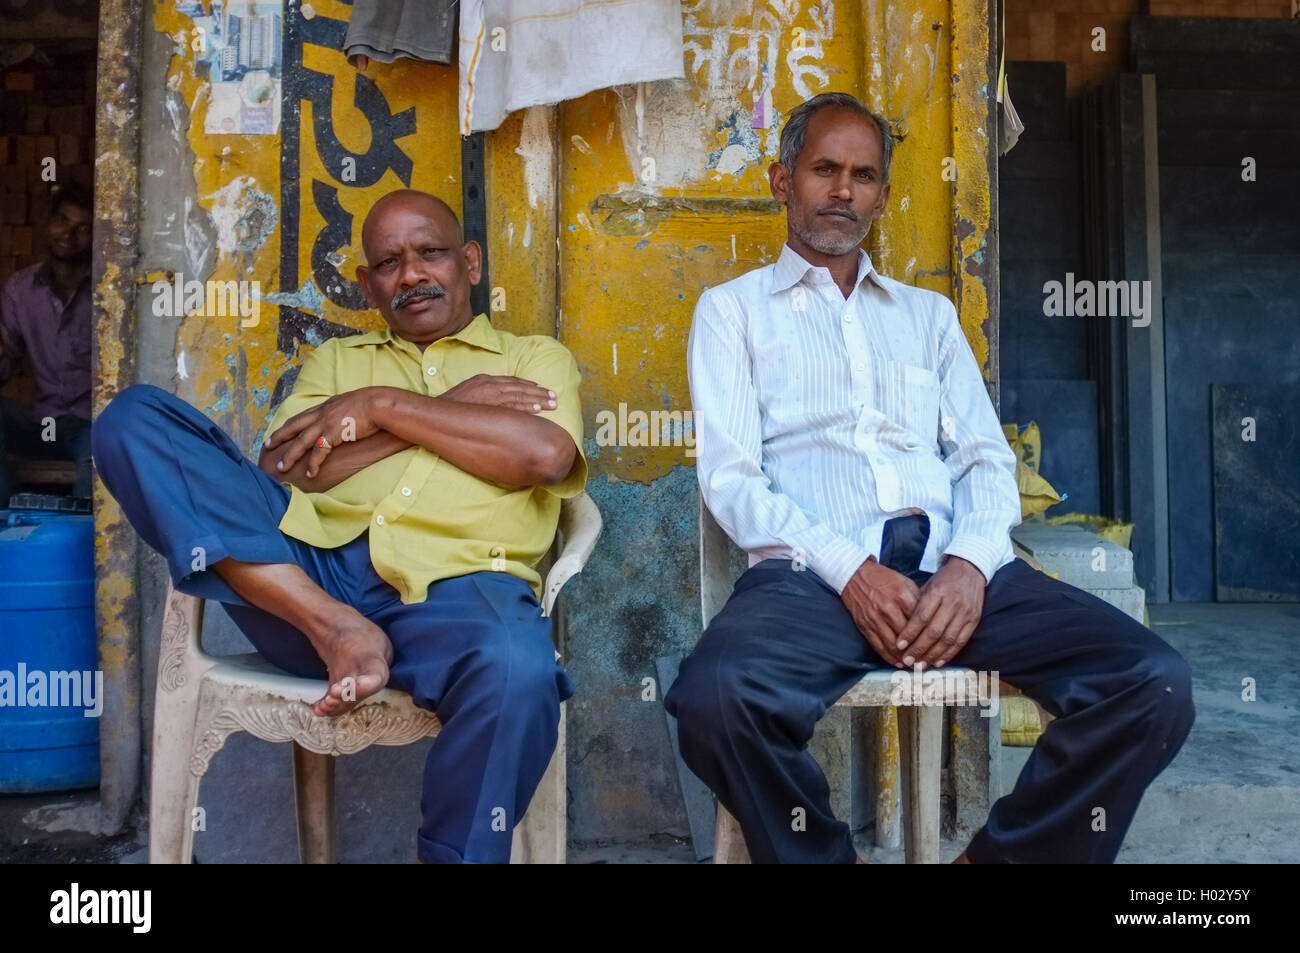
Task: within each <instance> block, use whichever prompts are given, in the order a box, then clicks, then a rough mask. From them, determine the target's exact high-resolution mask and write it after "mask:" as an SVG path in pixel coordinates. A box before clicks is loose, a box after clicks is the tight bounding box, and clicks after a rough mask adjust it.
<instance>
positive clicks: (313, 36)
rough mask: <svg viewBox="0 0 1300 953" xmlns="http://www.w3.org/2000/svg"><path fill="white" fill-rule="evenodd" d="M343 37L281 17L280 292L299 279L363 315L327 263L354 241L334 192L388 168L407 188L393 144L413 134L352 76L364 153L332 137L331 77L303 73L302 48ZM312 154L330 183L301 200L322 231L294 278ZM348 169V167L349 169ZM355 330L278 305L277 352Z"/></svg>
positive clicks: (342, 29)
mask: <svg viewBox="0 0 1300 953" xmlns="http://www.w3.org/2000/svg"><path fill="white" fill-rule="evenodd" d="M346 32H347V23H346V22H345V21H343V20H335V19H331V18H329V17H323V16H319V15H317V16H315V17H313V18H312V19H310V20H304V19H303V18H302V16H301V15H300V13H299V12H298V9H297V7H294V6H291V7H290V8H288V9H287V10H286V15H285V19H284V77H283V81H282V83H281V90H282V92H281V95H282V96H283V97H284V98H283V101H282V103H281V111H280V114H281V119H280V210H281V223H282V224H281V229H280V236H281V240H280V287H281V290H282V291H289V292H292V291H294V290H296V289H298V288H300V287H301V286H302V285H303V284H304V282H305V281H307V280H310V281H312V282H313V283H314V284H315V285H316V287H317V288H319V289H320V292H321V294H322V295H323V296H324V297H325V298H326V299H328V300H329V301H332V302H333V303H335V304H337V305H339V306H340V307H344V308H349V309H351V310H354V311H362V310H365V309H366V298H365V294H364V292H363V291H362V290H361V287H360V285H358V284H357V283H356V281H354V280H353V279H351V278H349V277H347V276H345V275H343V274H342V273H341V272H340V271H339V270H338V267H337V266H336V265H335V264H334V263H333V262H331V261H330V260H329V255H330V253H331V252H332V251H334V250H335V249H336V248H338V247H340V246H342V245H347V244H350V243H351V241H352V224H353V222H352V215H351V214H350V213H348V212H347V211H346V209H344V208H343V205H342V203H341V202H340V201H339V190H340V189H344V188H367V187H369V186H372V185H374V184H375V183H376V182H378V181H379V180H380V179H381V178H382V177H383V175H384V173H385V172H386V171H388V170H389V169H392V170H393V172H394V173H395V174H396V175H397V177H398V178H399V179H400V180H401V181H402V184H403V185H406V186H409V185H410V184H411V173H412V170H413V168H414V163H413V161H412V160H411V157H410V156H408V155H407V154H406V153H405V152H404V151H403V150H402V149H401V147H400V146H398V145H397V141H396V140H398V139H400V138H402V137H403V136H409V135H411V134H412V133H414V132H415V109H414V107H411V108H408V109H405V110H403V111H402V112H400V113H397V114H396V115H394V114H393V111H392V110H391V109H390V108H389V106H388V100H387V99H386V98H385V97H384V95H383V93H382V92H381V91H380V89H379V87H378V86H377V85H376V84H375V83H374V81H373V80H371V79H370V78H368V77H366V76H363V75H361V74H360V73H358V74H356V80H355V86H354V89H353V103H354V104H355V105H356V107H357V109H358V110H360V111H361V113H362V115H364V116H365V117H366V120H367V122H368V123H369V125H370V148H369V149H368V150H367V151H366V152H365V153H364V154H361V155H359V154H357V153H354V152H351V151H350V150H348V149H346V148H344V146H343V145H342V143H341V142H339V139H338V136H337V135H336V134H335V132H334V118H333V114H332V112H331V108H330V106H331V97H332V96H333V91H334V79H335V77H333V76H331V75H329V74H325V73H320V72H317V71H316V70H312V69H308V68H307V67H306V66H304V65H303V49H304V47H305V46H307V45H314V46H324V47H328V48H330V49H335V50H337V49H340V48H341V47H342V44H343V37H344V35H345V34H346ZM304 102H310V103H311V104H312V129H311V140H310V141H309V142H303V140H302V104H303V103H304ZM303 147H306V148H313V149H316V150H317V154H318V156H319V157H320V159H321V164H322V166H323V167H324V168H325V169H326V170H327V171H328V173H329V174H330V176H331V181H325V182H322V181H320V180H318V179H312V180H311V182H310V188H309V189H308V191H307V195H309V196H310V200H311V202H312V204H313V206H314V207H315V209H316V211H317V213H319V215H320V216H321V218H322V219H324V221H325V227H324V228H323V229H322V230H321V232H320V233H319V234H318V235H316V236H315V238H314V239H313V240H312V247H311V259H310V261H311V271H312V273H311V274H310V275H308V276H303V275H300V274H299V271H298V256H299V253H300V249H301V245H300V242H302V241H303V240H305V236H303V235H302V234H301V216H300V215H299V209H300V203H301V202H302V200H303V196H304V191H303V189H304V186H305V185H306V183H304V182H303V181H302V170H301V163H300V162H299V151H300V149H301V148H303ZM345 159H350V160H352V163H355V169H352V168H349V172H352V171H355V181H353V180H352V176H351V175H350V174H349V175H348V181H344V178H343V177H344V160H345ZM352 163H349V166H351V164H352ZM355 333H356V329H355V328H351V327H347V326H345V325H341V324H337V323H335V322H333V321H329V320H327V319H325V318H321V317H318V316H316V315H314V314H311V313H309V312H306V311H303V310H301V309H299V308H294V307H291V306H288V305H281V306H280V324H279V331H278V334H277V338H276V346H277V347H278V348H279V350H280V351H281V352H282V353H284V354H293V353H294V352H295V351H296V350H297V348H298V346H299V345H300V344H301V343H303V342H304V341H307V342H316V341H320V340H323V339H325V338H331V337H342V336H345V335H349V334H355Z"/></svg>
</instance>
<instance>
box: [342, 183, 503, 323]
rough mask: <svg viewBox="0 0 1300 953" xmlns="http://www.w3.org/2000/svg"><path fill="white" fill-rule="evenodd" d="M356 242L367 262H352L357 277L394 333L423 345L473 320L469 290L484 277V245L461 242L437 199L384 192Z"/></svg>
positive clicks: (455, 225) (402, 191) (408, 192)
mask: <svg viewBox="0 0 1300 953" xmlns="http://www.w3.org/2000/svg"><path fill="white" fill-rule="evenodd" d="M361 247H362V249H363V250H364V252H365V258H366V263H365V264H364V265H358V266H357V281H359V282H360V283H361V287H362V288H364V289H365V292H366V301H367V302H368V303H369V305H370V306H371V307H372V308H375V309H376V310H378V311H379V313H380V314H382V315H383V316H384V320H385V321H387V322H388V326H389V327H391V328H392V329H393V331H394V332H395V333H396V334H397V335H398V336H399V337H402V338H405V339H406V340H408V341H412V342H414V343H416V344H418V345H420V346H421V347H427V346H428V345H429V344H431V343H432V342H433V341H436V340H438V339H439V338H441V337H446V336H447V335H448V334H455V333H456V332H457V331H459V330H460V329H461V328H463V327H465V326H466V325H468V324H469V322H470V321H471V320H473V317H474V313H473V311H472V310H471V308H470V289H471V288H472V287H473V286H474V285H476V284H478V282H479V279H480V278H481V277H482V266H483V250H482V249H481V248H479V244H478V242H475V241H468V242H467V241H465V236H464V233H463V232H462V231H461V228H460V221H459V219H457V218H456V213H455V212H453V211H452V210H451V208H450V207H449V206H448V205H447V203H446V202H444V201H443V200H442V199H440V198H438V197H436V196H433V195H430V194H429V193H428V192H417V191H416V190H414V189H399V190H398V191H396V192H389V193H388V194H387V195H385V196H384V197H383V198H381V199H380V200H379V201H378V202H376V203H375V204H374V205H373V206H372V207H371V209H370V213H369V214H368V215H367V216H366V220H365V222H363V223H362V225H361Z"/></svg>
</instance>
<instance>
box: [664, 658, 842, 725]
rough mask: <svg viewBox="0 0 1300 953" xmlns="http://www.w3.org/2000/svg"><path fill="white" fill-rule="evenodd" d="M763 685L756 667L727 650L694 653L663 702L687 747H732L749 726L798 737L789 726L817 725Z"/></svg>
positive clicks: (789, 699)
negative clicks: (779, 728)
mask: <svg viewBox="0 0 1300 953" xmlns="http://www.w3.org/2000/svg"><path fill="white" fill-rule="evenodd" d="M764 681H765V680H764V679H763V678H762V677H761V676H759V674H758V673H757V672H756V671H755V662H754V660H752V659H747V658H746V657H745V656H744V655H742V654H740V653H736V652H727V651H716V650H715V651H707V650H706V651H705V652H699V651H697V652H695V653H694V654H692V655H691V656H690V657H689V658H687V659H686V661H684V662H683V663H682V666H681V669H680V670H679V671H678V673H677V680H676V681H674V682H673V685H672V687H671V688H670V689H669V690H668V694H667V696H666V697H665V698H664V705H665V706H666V707H667V709H668V713H669V714H670V715H672V716H673V717H674V718H676V719H677V730H678V734H679V736H680V737H681V738H682V740H683V742H684V743H685V742H688V741H689V742H692V743H696V744H705V745H708V746H715V745H723V744H727V745H729V744H732V743H734V742H735V741H736V740H737V733H744V731H745V729H746V727H747V726H767V727H770V726H775V725H777V724H780V725H783V726H786V727H784V728H782V730H783V731H788V732H791V733H795V734H797V733H799V731H800V729H799V728H797V727H795V726H794V725H793V724H791V722H794V721H797V722H800V723H802V722H804V721H807V722H808V723H809V727H808V730H809V732H811V730H812V729H811V726H812V725H815V723H816V716H815V715H814V714H813V713H811V712H810V713H808V714H809V715H810V716H811V717H809V718H804V717H802V716H799V715H797V714H796V713H795V712H792V711H791V705H790V702H791V698H789V697H785V696H782V697H778V695H777V693H776V692H774V691H772V690H770V689H763V688H761V687H760V686H762V684H763V682H764Z"/></svg>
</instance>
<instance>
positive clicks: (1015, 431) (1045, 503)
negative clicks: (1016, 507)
mask: <svg viewBox="0 0 1300 953" xmlns="http://www.w3.org/2000/svg"><path fill="white" fill-rule="evenodd" d="M1002 433H1003V435H1004V436H1005V437H1006V438H1007V443H1008V444H1010V446H1011V449H1012V450H1014V451H1015V453H1016V488H1017V489H1018V490H1019V491H1020V517H1021V519H1028V518H1029V517H1031V516H1037V515H1038V514H1039V513H1041V512H1043V511H1044V510H1045V509H1047V508H1048V507H1049V506H1052V505H1054V504H1056V503H1060V502H1061V499H1062V497H1061V495H1060V494H1059V493H1057V492H1056V490H1055V489H1054V488H1053V487H1052V484H1050V483H1048V482H1047V481H1046V480H1044V479H1043V478H1042V477H1041V476H1039V475H1038V461H1039V459H1040V457H1041V456H1042V452H1043V437H1042V433H1041V432H1040V431H1039V429H1038V424H1036V423H1035V422H1033V421H1032V420H1031V421H1030V422H1029V423H1028V424H1026V425H1025V426H1024V428H1023V429H1021V428H1020V427H1017V426H1016V425H1015V424H1003V425H1002Z"/></svg>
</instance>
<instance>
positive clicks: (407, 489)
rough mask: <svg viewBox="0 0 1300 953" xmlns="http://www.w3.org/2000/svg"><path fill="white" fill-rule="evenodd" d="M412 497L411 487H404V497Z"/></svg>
mask: <svg viewBox="0 0 1300 953" xmlns="http://www.w3.org/2000/svg"><path fill="white" fill-rule="evenodd" d="M410 495H411V488H410V487H409V486H404V487H402V496H410Z"/></svg>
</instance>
